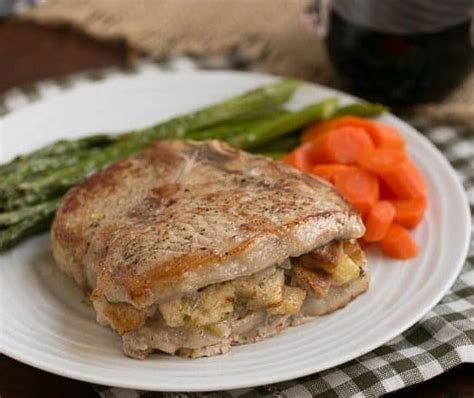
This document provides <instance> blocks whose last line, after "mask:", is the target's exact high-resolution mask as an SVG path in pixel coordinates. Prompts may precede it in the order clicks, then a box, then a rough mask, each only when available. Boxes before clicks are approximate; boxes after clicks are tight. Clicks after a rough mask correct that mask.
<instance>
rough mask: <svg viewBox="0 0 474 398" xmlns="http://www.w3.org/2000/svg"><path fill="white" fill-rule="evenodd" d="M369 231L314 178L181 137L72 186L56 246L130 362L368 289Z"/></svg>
mask: <svg viewBox="0 0 474 398" xmlns="http://www.w3.org/2000/svg"><path fill="white" fill-rule="evenodd" d="M363 233H364V226H363V224H362V221H361V219H360V216H359V214H358V213H357V212H355V211H354V210H353V209H352V208H351V207H350V206H349V205H348V204H347V202H345V201H344V200H343V199H342V198H341V197H340V196H339V195H338V194H337V193H336V192H335V191H334V189H333V188H332V187H331V186H329V185H328V184H326V183H325V182H323V181H321V180H319V179H317V178H315V177H312V176H309V175H305V174H302V173H300V172H298V171H296V170H294V169H292V168H290V167H289V166H286V165H284V164H283V163H280V162H274V161H271V160H269V159H267V158H265V157H263V156H259V155H252V154H249V153H246V152H243V151H240V150H237V149H234V148H232V147H229V146H228V145H226V144H224V143H222V142H219V141H209V142H204V143H197V142H193V141H184V140H176V141H159V142H156V143H154V144H152V145H151V146H150V147H149V148H148V149H146V150H145V151H143V152H141V153H138V154H137V155H135V156H133V157H131V158H129V159H127V160H124V161H121V162H118V163H115V164H114V165H112V166H110V167H109V168H107V169H105V170H104V171H102V172H99V173H97V174H94V175H92V176H91V177H89V178H88V179H87V180H86V181H84V182H83V183H82V184H80V185H78V186H76V187H74V188H73V189H71V190H70V191H69V192H68V193H67V194H66V196H65V198H64V199H63V201H62V203H61V205H60V207H59V209H58V211H57V213H56V217H55V220H54V223H53V227H52V248H53V255H54V258H55V260H56V262H57V264H58V266H59V267H60V268H61V269H62V270H63V271H64V272H66V273H67V274H69V275H71V276H72V277H73V278H74V280H75V281H76V282H77V283H78V284H79V285H80V286H81V287H83V288H84V290H85V292H87V294H88V295H89V297H90V299H91V302H92V304H93V306H94V309H95V311H96V313H97V320H98V322H99V323H101V324H103V325H109V326H110V327H112V328H113V329H114V330H115V331H116V332H117V333H118V334H119V335H120V336H121V337H122V341H123V349H124V352H125V353H126V354H127V355H129V356H131V357H135V358H145V357H146V356H147V355H148V354H150V353H151V352H153V351H155V350H159V351H161V352H166V353H169V354H174V355H180V356H186V357H199V356H210V355H215V354H219V353H224V352H226V351H228V350H229V349H230V348H231V346H232V345H236V344H244V343H249V342H254V341H257V340H261V339H264V338H267V337H270V336H272V335H274V334H276V333H278V332H280V331H281V330H283V329H285V328H287V327H288V326H291V325H296V324H299V323H302V322H305V321H308V320H311V319H313V318H314V317H316V316H320V315H322V314H326V313H329V312H331V311H334V310H336V309H338V308H340V307H343V306H344V305H346V304H347V303H349V302H350V301H351V300H352V299H354V298H355V297H357V296H358V295H359V294H361V293H363V292H364V291H365V290H367V288H368V282H369V273H368V268H367V265H366V261H365V257H364V254H363V252H362V251H361V250H360V248H359V246H358V245H357V243H356V241H355V239H356V238H358V237H360V236H362V235H363Z"/></svg>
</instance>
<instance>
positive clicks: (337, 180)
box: [334, 168, 379, 215]
mask: <svg viewBox="0 0 474 398" xmlns="http://www.w3.org/2000/svg"><path fill="white" fill-rule="evenodd" d="M334 185H335V187H336V190H337V191H338V192H339V193H340V194H341V195H342V196H343V197H344V198H345V199H346V200H347V201H348V202H349V203H350V204H351V205H352V206H353V207H354V208H356V209H357V210H359V211H360V212H361V213H362V214H363V215H364V214H367V213H368V212H369V211H370V209H371V207H372V206H373V205H374V204H375V202H377V200H378V199H379V184H378V181H377V178H376V177H375V176H373V175H372V174H370V173H368V172H367V171H364V170H360V169H357V168H351V169H350V170H346V171H342V172H340V173H337V174H336V175H335V177H334Z"/></svg>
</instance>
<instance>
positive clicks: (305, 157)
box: [282, 142, 314, 172]
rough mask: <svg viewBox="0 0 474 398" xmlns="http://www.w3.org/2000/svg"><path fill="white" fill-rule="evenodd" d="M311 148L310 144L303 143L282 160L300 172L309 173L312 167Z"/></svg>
mask: <svg viewBox="0 0 474 398" xmlns="http://www.w3.org/2000/svg"><path fill="white" fill-rule="evenodd" d="M312 148H313V144H312V143H311V142H307V143H304V144H302V145H300V146H299V147H298V148H296V149H294V150H293V151H291V152H290V153H289V154H288V155H286V156H284V157H283V159H282V160H283V161H284V162H285V163H287V164H289V165H291V166H293V167H296V168H297V169H299V170H301V171H304V172H310V171H311V169H312V168H313V165H314V162H313V160H312V155H311V153H312Z"/></svg>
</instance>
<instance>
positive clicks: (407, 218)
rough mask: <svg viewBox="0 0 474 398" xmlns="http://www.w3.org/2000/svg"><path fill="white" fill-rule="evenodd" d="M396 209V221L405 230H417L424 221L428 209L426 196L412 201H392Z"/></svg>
mask: <svg viewBox="0 0 474 398" xmlns="http://www.w3.org/2000/svg"><path fill="white" fill-rule="evenodd" d="M390 203H392V205H393V206H394V207H395V221H396V222H397V223H399V224H400V225H402V226H404V227H405V228H415V227H416V226H417V225H418V224H419V223H420V221H421V220H422V219H423V215H424V213H425V209H426V204H427V202H426V198H425V197H424V196H422V197H419V198H416V199H412V200H391V201H390Z"/></svg>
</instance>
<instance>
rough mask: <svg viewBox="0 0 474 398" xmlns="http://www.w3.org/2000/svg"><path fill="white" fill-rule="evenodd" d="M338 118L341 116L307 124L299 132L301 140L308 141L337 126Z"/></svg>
mask: <svg viewBox="0 0 474 398" xmlns="http://www.w3.org/2000/svg"><path fill="white" fill-rule="evenodd" d="M340 119H342V118H338V119H330V120H324V121H322V122H317V123H315V124H313V125H312V126H309V127H308V128H306V129H305V130H304V131H303V133H302V134H301V141H303V142H308V141H313V140H315V139H317V138H320V137H321V136H323V135H324V134H326V133H328V132H329V131H331V130H333V129H334V128H336V127H338V124H339V120H340Z"/></svg>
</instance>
